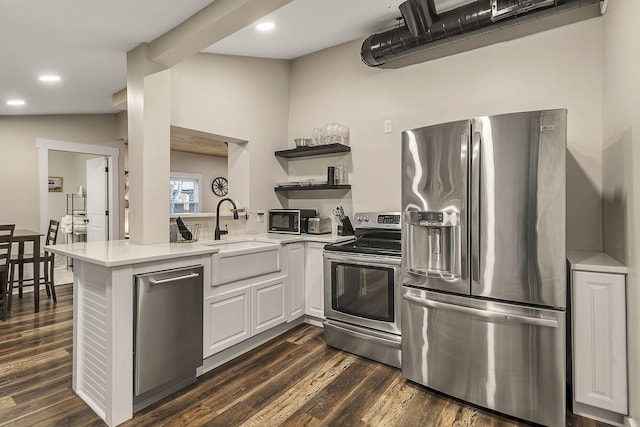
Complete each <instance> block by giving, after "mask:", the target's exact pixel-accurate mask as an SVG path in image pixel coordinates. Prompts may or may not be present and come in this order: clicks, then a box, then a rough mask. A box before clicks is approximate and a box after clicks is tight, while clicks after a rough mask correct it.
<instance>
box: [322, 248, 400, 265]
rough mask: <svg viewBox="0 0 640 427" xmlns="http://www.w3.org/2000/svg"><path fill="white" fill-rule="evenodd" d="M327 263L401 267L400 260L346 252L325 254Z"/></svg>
mask: <svg viewBox="0 0 640 427" xmlns="http://www.w3.org/2000/svg"><path fill="white" fill-rule="evenodd" d="M324 259H325V261H338V262H354V263H357V264H361V265H374V266H376V265H383V266H387V265H391V266H393V267H400V258H391V257H383V256H377V255H369V254H367V255H359V254H354V253H346V252H331V253H328V252H327V251H325V252H324Z"/></svg>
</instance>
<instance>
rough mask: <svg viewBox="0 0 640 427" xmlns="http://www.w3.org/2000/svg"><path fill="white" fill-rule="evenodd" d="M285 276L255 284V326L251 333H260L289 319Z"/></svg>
mask: <svg viewBox="0 0 640 427" xmlns="http://www.w3.org/2000/svg"><path fill="white" fill-rule="evenodd" d="M285 280H286V278H285V277H279V278H276V279H271V280H267V281H264V282H261V283H257V284H255V285H253V286H252V287H251V288H252V298H253V326H252V331H251V332H252V333H251V335H255V334H259V333H260V332H262V331H265V330H267V329H269V328H272V327H274V326H276V325H279V324H280V323H284V322H285V321H286V320H287V316H286V311H285V291H284V290H285Z"/></svg>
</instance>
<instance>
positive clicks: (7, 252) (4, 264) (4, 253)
mask: <svg viewBox="0 0 640 427" xmlns="http://www.w3.org/2000/svg"><path fill="white" fill-rule="evenodd" d="M15 228H16V226H15V224H10V225H0V299H1V300H2V301H1V304H0V306H1V307H2V316H1V318H2V320H7V311H9V304H8V300H9V292H8V288H7V284H8V282H9V266H10V264H9V263H10V259H11V245H12V243H13V242H12V239H13V230H15Z"/></svg>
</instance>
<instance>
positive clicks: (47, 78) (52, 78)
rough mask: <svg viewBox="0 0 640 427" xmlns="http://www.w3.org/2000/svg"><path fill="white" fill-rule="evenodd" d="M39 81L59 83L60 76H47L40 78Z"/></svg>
mask: <svg viewBox="0 0 640 427" xmlns="http://www.w3.org/2000/svg"><path fill="white" fill-rule="evenodd" d="M38 80H40V81H41V82H59V81H60V76H56V75H55V74H45V75H42V76H40V77H38Z"/></svg>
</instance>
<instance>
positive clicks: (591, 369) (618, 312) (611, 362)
mask: <svg viewBox="0 0 640 427" xmlns="http://www.w3.org/2000/svg"><path fill="white" fill-rule="evenodd" d="M573 274H574V275H573V309H572V311H573V322H572V324H573V358H574V361H573V363H574V367H573V372H574V379H573V380H574V399H575V401H576V402H580V403H584V404H587V405H591V406H595V407H597V408H602V409H606V410H609V411H612V412H616V413H620V414H626V413H627V358H626V354H627V343H626V307H625V276H624V275H622V274H607V273H590V272H584V271H576V272H574V273H573Z"/></svg>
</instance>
